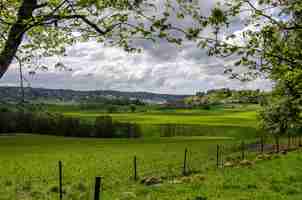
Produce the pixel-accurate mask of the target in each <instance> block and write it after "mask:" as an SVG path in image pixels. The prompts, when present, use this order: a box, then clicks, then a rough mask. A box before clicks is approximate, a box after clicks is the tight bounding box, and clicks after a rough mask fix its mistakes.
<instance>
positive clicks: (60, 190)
mask: <svg viewBox="0 0 302 200" xmlns="http://www.w3.org/2000/svg"><path fill="white" fill-rule="evenodd" d="M59 197H60V200H62V199H63V164H62V161H59Z"/></svg>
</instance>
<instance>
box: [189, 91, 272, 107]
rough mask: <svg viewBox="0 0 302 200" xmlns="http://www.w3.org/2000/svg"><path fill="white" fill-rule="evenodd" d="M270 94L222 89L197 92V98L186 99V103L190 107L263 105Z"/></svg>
mask: <svg viewBox="0 0 302 200" xmlns="http://www.w3.org/2000/svg"><path fill="white" fill-rule="evenodd" d="M268 94H269V93H268V92H263V91H260V90H231V89H229V88H221V89H215V90H208V91H206V92H197V93H196V95H195V96H192V97H188V98H186V99H185V103H186V104H188V105H207V104H221V103H252V104H263V103H264V102H265V99H266V96H267V95H268Z"/></svg>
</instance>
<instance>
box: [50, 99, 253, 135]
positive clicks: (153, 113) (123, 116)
mask: <svg viewBox="0 0 302 200" xmlns="http://www.w3.org/2000/svg"><path fill="white" fill-rule="evenodd" d="M258 109H259V107H258V106H256V105H245V106H238V107H234V108H224V107H217V108H215V107H214V108H212V109H211V110H202V109H190V110H185V109H171V110H150V111H148V112H138V113H113V114H106V113H103V112H99V111H92V110H89V111H85V110H75V111H73V110H66V109H65V110H64V109H60V108H59V109H53V111H56V112H62V113H64V114H65V115H67V116H74V117H80V118H82V119H83V120H87V121H93V120H94V119H95V118H96V117H98V116H101V115H110V116H112V118H113V120H117V121H121V122H133V123H138V124H140V125H141V128H142V131H143V135H144V136H145V137H151V136H159V135H160V134H159V132H160V128H161V125H166V124H174V125H183V126H185V127H186V129H188V130H186V132H189V133H190V134H189V135H190V136H191V135H198V136H229V137H239V138H253V137H255V135H256V134H257V130H256V128H257V112H256V111H257V110H258ZM190 126H191V127H192V128H191V127H190ZM194 127H195V128H194ZM191 129H192V130H191ZM185 135H188V134H185Z"/></svg>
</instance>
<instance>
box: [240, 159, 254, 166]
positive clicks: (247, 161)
mask: <svg viewBox="0 0 302 200" xmlns="http://www.w3.org/2000/svg"><path fill="white" fill-rule="evenodd" d="M239 164H240V165H241V166H252V165H253V164H254V163H253V162H252V161H249V160H242V161H240V163H239Z"/></svg>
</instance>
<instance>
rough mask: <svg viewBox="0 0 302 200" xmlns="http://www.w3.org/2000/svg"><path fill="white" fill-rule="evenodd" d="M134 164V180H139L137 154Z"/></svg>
mask: <svg viewBox="0 0 302 200" xmlns="http://www.w3.org/2000/svg"><path fill="white" fill-rule="evenodd" d="M133 165H134V180H135V181H137V159H136V156H134V159H133Z"/></svg>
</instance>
